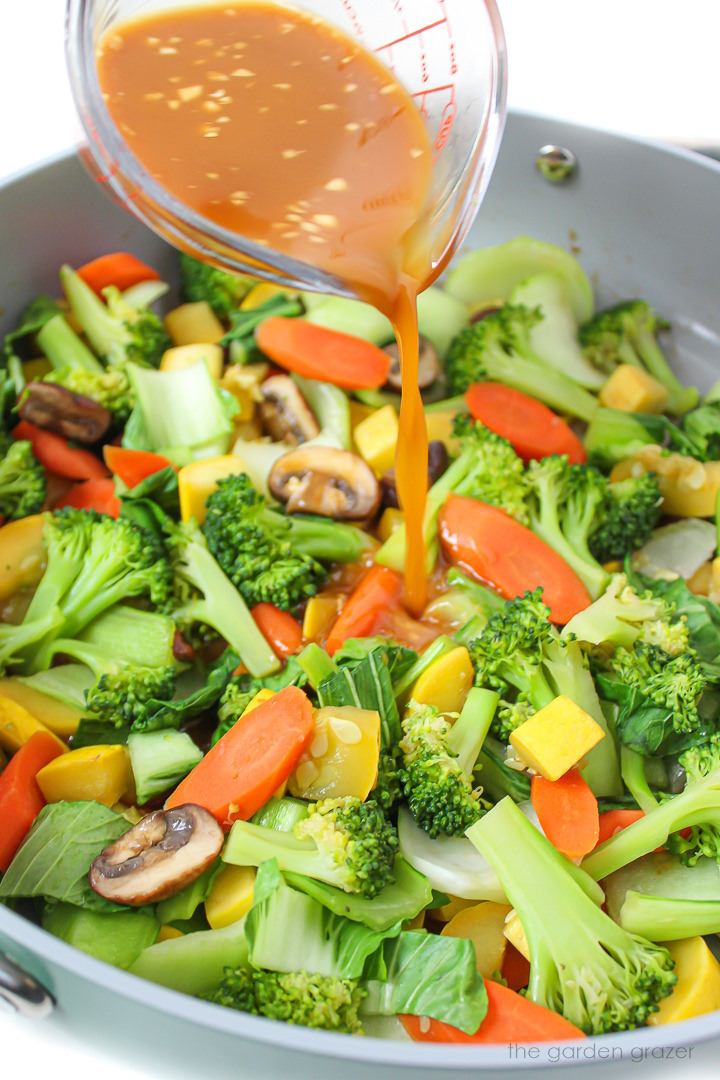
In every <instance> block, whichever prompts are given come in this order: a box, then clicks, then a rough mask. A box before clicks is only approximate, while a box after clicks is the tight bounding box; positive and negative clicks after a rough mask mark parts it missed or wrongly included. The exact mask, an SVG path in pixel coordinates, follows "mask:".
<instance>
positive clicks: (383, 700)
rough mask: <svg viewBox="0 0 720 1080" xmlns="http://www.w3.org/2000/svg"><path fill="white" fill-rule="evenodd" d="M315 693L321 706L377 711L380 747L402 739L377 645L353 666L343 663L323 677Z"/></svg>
mask: <svg viewBox="0 0 720 1080" xmlns="http://www.w3.org/2000/svg"><path fill="white" fill-rule="evenodd" d="M346 655H347V654H346ZM317 693H318V700H319V701H320V704H321V705H332V706H335V707H336V708H340V707H342V706H346V705H351V706H355V707H356V708H358V709H374V710H376V711H377V712H378V713H380V733H381V734H380V745H381V748H382V749H383V750H384V749H386V748H388V747H390V748H393V747H395V746H397V744H398V742H399V741H400V739H401V738H402V730H401V727H400V715H399V713H398V707H397V703H396V701H395V696H394V694H393V687H392V681H391V679H390V672H389V670H388V664H387V660H386V658H385V653H384V649H382V648H376V649H374V650H373V651H372V652H371V653H370V654H369V655H367V656H365V657H364V658H363V659H362V660H360V661H359V662H358V663H356V664H355V665H354V666H353V667H352V668H351V667H349V666H344V667H342V668H341V669H340V671H339V672H337V673H335V674H333V675H330V676H328V678H326V679H323V681H322V682H321V683H320V686H319V687H318V692H317Z"/></svg>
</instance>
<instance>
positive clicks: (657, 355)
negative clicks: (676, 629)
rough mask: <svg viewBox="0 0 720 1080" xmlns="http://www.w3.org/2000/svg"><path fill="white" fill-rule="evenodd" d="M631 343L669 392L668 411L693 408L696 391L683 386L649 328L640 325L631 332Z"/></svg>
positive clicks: (675, 412) (652, 373) (680, 411)
mask: <svg viewBox="0 0 720 1080" xmlns="http://www.w3.org/2000/svg"><path fill="white" fill-rule="evenodd" d="M633 344H634V346H635V348H636V349H637V352H638V355H639V356H640V359H641V360H642V362H643V364H644V365H645V367H646V368H647V369H648V371H649V372H650V374H651V375H653V376H654V377H655V378H656V379H657V380H658V382H661V383H662V384H663V386H664V387H665V388H666V389H667V391H668V393H669V394H670V398H669V400H668V403H667V409H668V412H671V413H674V414H678V413H685V412H687V411H688V409H693V408H694V407H695V406H696V405H697V403H698V392H697V390H696V389H695V388H694V387H692V386H683V384H682V383H681V382H680V380H679V379H678V377H677V375H676V374H675V372H674V371H673V370H672V368H671V367H670V365H669V364H668V362H667V360H666V358H665V354H664V353H663V351H662V349H661V348H660V346H659V345H658V343H657V341H656V340H655V336H654V334H653V333H652V332H651V331H650V330H645V329H642V328H640V327H638V328H636V329H635V330H634V332H633Z"/></svg>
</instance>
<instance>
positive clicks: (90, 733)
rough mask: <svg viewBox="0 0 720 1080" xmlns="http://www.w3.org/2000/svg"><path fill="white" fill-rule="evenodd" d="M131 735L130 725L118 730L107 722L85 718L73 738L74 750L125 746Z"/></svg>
mask: <svg viewBox="0 0 720 1080" xmlns="http://www.w3.org/2000/svg"><path fill="white" fill-rule="evenodd" d="M129 734H130V725H129V724H123V726H122V727H119V728H118V727H115V725H114V724H108V722H107V721H106V720H93V719H92V718H91V717H89V716H83V718H82V720H81V721H80V723H79V724H78V726H77V729H76V731H75V734H74V735H73V737H72V740H71V742H72V749H73V750H79V749H80V747H81V746H115V745H117V746H124V745H125V743H126V742H127V740H128V735H129Z"/></svg>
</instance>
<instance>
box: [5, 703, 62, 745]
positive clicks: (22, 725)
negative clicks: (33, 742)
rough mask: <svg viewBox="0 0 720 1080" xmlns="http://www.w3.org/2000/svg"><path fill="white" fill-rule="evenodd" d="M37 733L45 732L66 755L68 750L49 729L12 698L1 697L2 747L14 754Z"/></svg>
mask: <svg viewBox="0 0 720 1080" xmlns="http://www.w3.org/2000/svg"><path fill="white" fill-rule="evenodd" d="M36 731H44V732H45V733H46V734H47V735H50V737H51V738H53V739H54V740H55V742H56V743H57V744H58V746H59V747H60V748H61V749H62V751H63V753H64V754H67V752H68V748H67V746H66V745H65V743H64V742H62V741H61V740H60V739H58V737H57V735H55V734H54V733H53V732H52V731H50V729H49V728H47V727H45V724H42V723H41V722H40V721H39V720H38V719H37V718H36V717H34V716H33V715H32V714H31V713H29V712H28V710H27V709H26V708H25V707H24V706H23V705H20V704H19V703H18V702H17V701H13V700H12V699H11V698H10V697H5V696H4V695H2V696H0V747H2V749H3V750H7V751H8V752H9V753H11V754H14V753H15V751H16V750H19V749H20V747H21V746H24V745H25V743H26V742H27V741H28V739H29V738H30V736H31V735H34V734H35V732H36Z"/></svg>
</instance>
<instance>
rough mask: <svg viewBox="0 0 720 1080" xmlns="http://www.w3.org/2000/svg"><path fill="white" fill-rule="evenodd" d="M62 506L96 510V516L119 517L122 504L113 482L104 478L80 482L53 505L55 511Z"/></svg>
mask: <svg viewBox="0 0 720 1080" xmlns="http://www.w3.org/2000/svg"><path fill="white" fill-rule="evenodd" d="M62 506H74V507H75V509H76V510H96V511H97V513H98V514H107V515H108V517H114V518H116V517H119V515H120V507H121V506H122V503H121V502H120V500H119V499H118V497H117V495H116V494H115V481H114V480H111V479H110V478H109V477H106V478H105V479H102V480H82V481H81V482H80V483H79V484H75V485H74V486H73V487H71V488H70V490H69V491H68V492H67V493H66V494H65V495H63V497H62V498H61V499H58V501H57V502H56V503H55V507H54V508H55V509H56V510H59V509H60V508H61V507H62Z"/></svg>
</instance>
